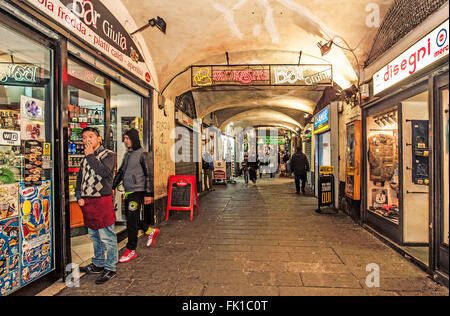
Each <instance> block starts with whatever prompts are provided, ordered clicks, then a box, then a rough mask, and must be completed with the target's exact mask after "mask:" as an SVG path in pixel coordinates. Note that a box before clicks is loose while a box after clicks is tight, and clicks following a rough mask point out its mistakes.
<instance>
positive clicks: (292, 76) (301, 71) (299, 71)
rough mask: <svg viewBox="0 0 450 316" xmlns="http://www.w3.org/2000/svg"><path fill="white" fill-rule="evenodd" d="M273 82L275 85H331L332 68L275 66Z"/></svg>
mask: <svg viewBox="0 0 450 316" xmlns="http://www.w3.org/2000/svg"><path fill="white" fill-rule="evenodd" d="M272 82H273V84H274V85H302V86H313V85H321V84H328V85H331V84H332V83H333V75H332V68H331V65H301V66H274V67H272Z"/></svg>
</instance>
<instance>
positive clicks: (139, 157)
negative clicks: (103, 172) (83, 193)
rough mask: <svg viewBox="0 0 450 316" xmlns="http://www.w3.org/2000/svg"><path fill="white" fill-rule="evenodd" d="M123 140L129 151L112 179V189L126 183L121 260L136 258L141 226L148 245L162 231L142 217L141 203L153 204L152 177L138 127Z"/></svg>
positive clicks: (148, 159)
mask: <svg viewBox="0 0 450 316" xmlns="http://www.w3.org/2000/svg"><path fill="white" fill-rule="evenodd" d="M123 141H124V143H125V146H126V147H127V148H128V152H127V153H126V154H125V157H124V159H123V162H122V166H121V167H120V169H119V172H118V173H117V175H116V177H115V178H114V182H113V190H115V189H116V188H117V186H118V185H119V184H120V183H121V182H123V186H124V188H125V210H126V217H127V233H128V243H127V246H126V248H127V250H126V251H125V254H124V255H123V256H122V257H121V258H120V259H119V262H121V263H124V262H128V261H131V260H133V259H135V258H136V257H137V254H136V248H137V241H138V231H139V229H141V230H143V231H144V232H145V234H146V235H147V246H148V247H150V246H152V245H153V244H154V242H155V241H156V237H157V236H158V234H159V232H160V231H159V229H157V228H152V227H150V226H149V225H148V224H147V223H145V222H144V221H142V220H141V219H140V218H141V216H140V215H141V212H140V211H141V208H142V206H143V205H144V204H145V205H148V204H152V203H153V182H152V181H153V179H152V172H151V163H150V157H149V154H148V153H147V152H145V150H144V149H143V148H142V147H141V142H140V139H139V132H138V131H137V130H136V129H134V128H132V129H130V130H128V131H127V132H126V133H125V135H124V138H123Z"/></svg>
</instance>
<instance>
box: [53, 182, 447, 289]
mask: <svg viewBox="0 0 450 316" xmlns="http://www.w3.org/2000/svg"><path fill="white" fill-rule="evenodd" d="M215 188H216V191H214V192H211V193H207V194H206V195H205V196H203V197H202V198H201V199H200V216H199V217H197V216H195V217H194V222H192V223H191V222H190V221H189V214H188V213H187V212H186V213H185V212H177V213H173V215H172V216H171V218H170V220H169V221H168V222H165V223H163V224H162V225H161V227H160V229H161V234H160V235H159V238H158V240H157V243H156V245H154V246H153V247H151V248H146V247H145V238H140V240H139V246H138V255H139V257H138V258H137V259H136V260H134V261H133V262H130V263H127V264H119V266H118V276H117V277H116V278H114V279H113V280H111V281H110V282H109V283H107V284H104V285H96V284H95V283H94V281H95V276H85V277H83V278H82V279H81V281H80V282H81V286H80V287H79V288H68V289H65V290H63V291H62V292H61V293H59V295H62V296H71V295H107V296H116V295H124V296H134V295H150V296H153V295H158V296H167V295H174V296H279V295H281V296H306V295H314V296H317V295H352V296H353V295H358V296H359V295H388V296H391V295H394V296H397V295H449V291H448V289H447V288H445V287H442V286H440V285H438V284H437V283H435V282H433V281H432V280H431V279H430V278H429V277H428V275H427V274H426V273H424V272H422V270H420V269H419V268H418V267H416V266H415V265H413V264H412V263H410V262H409V261H407V260H406V259H404V258H403V257H401V256H400V255H399V254H398V253H396V252H395V251H394V250H392V249H390V248H389V247H387V246H386V245H384V244H383V243H382V242H381V241H379V240H378V239H376V238H375V237H374V236H372V235H371V234H370V233H369V232H367V231H366V230H364V229H363V228H362V227H361V226H359V225H357V224H355V223H354V222H353V221H352V220H351V219H350V218H349V217H347V216H346V215H344V214H337V215H319V214H316V213H315V212H314V210H315V209H316V205H317V200H316V199H315V198H313V197H309V196H306V197H305V196H303V195H296V194H294V192H295V188H294V184H293V180H292V179H285V178H276V179H269V178H267V177H266V178H263V179H262V180H258V183H257V185H256V186H254V185H253V184H249V185H248V186H246V185H245V184H243V183H242V182H239V183H238V184H234V185H233V184H228V185H227V186H225V185H216V187H215ZM122 253H123V250H122V251H121V252H120V254H122ZM371 263H376V264H378V265H379V267H380V273H381V283H380V287H379V288H375V289H370V288H367V286H366V282H365V281H366V278H367V276H368V274H369V272H366V266H367V265H368V264H371Z"/></svg>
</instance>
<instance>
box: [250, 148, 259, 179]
mask: <svg viewBox="0 0 450 316" xmlns="http://www.w3.org/2000/svg"><path fill="white" fill-rule="evenodd" d="M258 168H259V164H258V158H257V157H256V154H254V153H253V154H252V155H251V156H250V158H249V160H248V173H249V175H250V181H252V182H253V184H256V179H257V171H258Z"/></svg>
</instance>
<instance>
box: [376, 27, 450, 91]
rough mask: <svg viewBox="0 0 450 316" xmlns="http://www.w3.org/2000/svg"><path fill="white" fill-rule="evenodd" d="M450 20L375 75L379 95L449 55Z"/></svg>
mask: <svg viewBox="0 0 450 316" xmlns="http://www.w3.org/2000/svg"><path fill="white" fill-rule="evenodd" d="M448 37H449V21H448V20H447V21H445V22H444V23H442V24H441V25H439V26H438V27H437V28H436V29H434V30H433V31H432V32H431V33H429V34H428V35H427V36H425V37H424V38H422V39H421V40H420V41H418V42H417V43H416V44H414V45H413V46H411V47H410V48H409V49H408V50H406V51H405V52H404V53H403V54H401V55H400V56H398V57H397V58H395V59H394V60H393V61H392V62H390V63H389V64H387V65H386V66H384V67H383V68H382V69H380V70H379V71H378V72H376V73H375V74H374V76H373V93H374V95H377V94H379V93H381V92H382V91H384V90H386V89H387V88H389V87H392V86H393V85H395V84H396V83H399V82H400V81H402V80H404V79H406V78H408V77H410V76H412V75H414V74H415V73H417V72H418V71H420V70H422V69H424V68H425V67H427V66H429V65H431V64H432V63H434V62H436V61H438V60H440V59H442V58H443V57H445V56H447V55H448V49H449V47H448V45H449V38H448Z"/></svg>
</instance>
